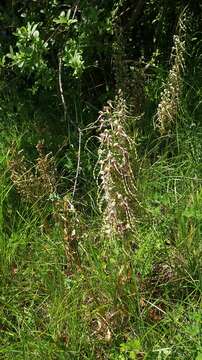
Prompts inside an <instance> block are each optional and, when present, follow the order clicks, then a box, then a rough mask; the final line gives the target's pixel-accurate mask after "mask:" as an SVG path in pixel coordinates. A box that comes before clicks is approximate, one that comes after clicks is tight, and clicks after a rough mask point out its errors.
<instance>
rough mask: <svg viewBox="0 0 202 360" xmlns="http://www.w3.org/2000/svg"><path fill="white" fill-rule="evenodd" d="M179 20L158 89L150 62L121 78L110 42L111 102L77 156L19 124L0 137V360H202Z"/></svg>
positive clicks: (197, 117) (193, 186)
mask: <svg viewBox="0 0 202 360" xmlns="http://www.w3.org/2000/svg"><path fill="white" fill-rule="evenodd" d="M123 4H124V2H123ZM186 14H187V13H186V11H183V13H182V14H181V15H180V17H179V21H178V25H177V27H176V34H175V36H174V39H173V49H172V51H171V55H170V61H169V64H170V70H168V71H167V73H168V75H167V79H166V76H165V71H164V72H162V68H161V65H160V64H159V63H158V55H157V54H153V57H152V60H151V62H150V63H149V64H148V67H147V66H145V63H144V61H143V60H142V61H140V62H137V63H135V64H134V69H133V67H131V65H130V62H127V61H125V54H124V49H123V48H122V47H120V48H118V43H117V39H119V40H120V39H122V36H121V35H122V34H121V35H120V38H119V37H118V38H117V34H116V39H115V44H114V46H115V45H116V51H117V53H118V55H120V57H119V59H118V61H117V63H116V64H115V65H116V66H115V67H116V70H115V71H116V76H115V77H116V90H115V91H116V93H115V94H114V98H113V99H112V100H111V101H108V103H107V104H105V106H104V107H103V109H102V111H100V113H99V115H98V119H97V120H96V119H94V122H93V123H90V124H88V125H87V126H86V125H85V121H84V120H83V123H82V125H83V127H81V128H79V140H78V138H77V139H76V137H75V143H76V144H77V145H78V149H76V150H75V148H76V146H75V144H69V143H68V141H66V140H65V141H64V145H61V144H60V146H59V150H58V148H57V146H55V147H54V146H52V147H51V146H50V144H49V143H48V141H47V140H44V139H42V137H41V138H40V139H39V138H38V139H37V141H35V140H36V134H35V133H34V131H33V127H32V125H31V124H30V125H29V126H28V125H27V123H26V121H25V124H24V125H23V126H22V124H23V120H21V122H22V123H21V126H19V127H18V126H17V125H16V123H14V122H13V121H10V122H9V134H8V131H7V129H6V128H5V129H4V128H3V129H1V132H0V138H1V145H0V147H1V155H0V177H1V183H0V341H1V346H0V358H1V359H5V360H7V359H8V360H12V359H13V360H18V359H19V360H22V359H25V360H29V359H30V360H34V359H58V360H62V359H64V360H67V359H69V360H73V359H86V360H87V359H88V360H90V359H92V360H95V359H100V360H104V359H106V360H108V359H109V360H110V359H111V360H127V359H145V360H146V359H148V360H150V359H151V360H155V359H156V360H161V359H162V360H165V359H170V360H185V359H186V360H189V359H190V360H200V359H202V339H201V330H202V310H201V309H202V308H201V305H202V303H201V291H202V263H201V256H202V245H201V235H202V214H201V206H202V187H201V183H202V167H201V154H202V140H201V139H202V124H201V115H202V112H201V103H202V98H201V88H200V89H199V85H198V79H197V77H198V75H197V74H199V70H200V69H199V65H198V64H197V63H196V64H195V73H193V72H191V71H190V72H189V69H188V68H187V66H188V65H187V66H186V61H185V57H187V59H186V60H187V63H189V56H190V54H189V52H188V50H186V49H187V48H186V46H187V45H186V42H185V37H186V31H187V23H189V22H190V20H189V17H188V16H186ZM189 16H191V15H189ZM65 19H66V18H65ZM58 21H59V20H58ZM60 21H61V19H60ZM63 21H64V19H63ZM65 21H67V19H66V20H65ZM72 21H73V23H74V18H72ZM119 50H120V51H119ZM117 53H116V55H117ZM82 64H83V63H82ZM82 66H83V65H82ZM148 68H149V69H151V70H148ZM82 69H83V67H82ZM77 70H78V69H77ZM80 70H81V69H80ZM120 74H121V75H120ZM131 74H132V76H133V81H131V82H130V76H131ZM140 74H141V75H140ZM142 74H143V76H142ZM162 74H163V75H162ZM122 77H124V83H123V82H122V80H123V79H122ZM136 78H138V81H136V80H134V79H136ZM185 78H186V79H189V81H187V80H186V81H185V80H184V79H185ZM159 83H161V87H160V88H159ZM190 84H192V85H191V86H190ZM60 85H61V84H60ZM129 85H130V86H129ZM157 87H158V88H157ZM140 89H141V91H140ZM195 92H197V96H196V103H195V105H193V103H192V104H191V106H190V103H189V98H190V96H192V98H194V94H195ZM154 94H155V95H154ZM63 102H64V98H63ZM63 105H64V104H63ZM23 111H24V110H23ZM23 111H22V113H20V114H21V116H22V117H23V115H24V113H23ZM64 111H66V108H65V107H64ZM76 113H77V111H76ZM13 116H14V115H13ZM79 116H80V117H81V118H82V114H80V115H79ZM146 122H147V123H148V124H149V126H148V127H147V128H146V129H148V128H149V131H148V132H147V131H145V129H144V124H145V123H146ZM23 127H24V129H26V131H25V132H23V131H22V129H23ZM45 131H46V130H45ZM39 133H40V135H41V134H42V133H43V131H39ZM53 137H54V136H53ZM51 139H52V137H51ZM92 139H93V145H92V144H91V142H92ZM51 141H52V140H51ZM76 141H77V142H76ZM67 144H68V146H67ZM55 148H57V151H55V152H54V149H55ZM30 149H31V150H30ZM50 149H51V150H50ZM95 150H96V151H97V153H96V154H95ZM89 159H90V160H89ZM64 164H65V165H64ZM61 168H62V169H61ZM86 174H88V175H89V179H88V178H87V179H86ZM83 179H84V180H83ZM82 181H83V182H85V184H83V183H82Z"/></svg>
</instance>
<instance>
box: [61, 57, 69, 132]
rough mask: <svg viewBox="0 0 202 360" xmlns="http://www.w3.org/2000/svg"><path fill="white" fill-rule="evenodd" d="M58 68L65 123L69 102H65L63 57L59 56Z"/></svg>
mask: <svg viewBox="0 0 202 360" xmlns="http://www.w3.org/2000/svg"><path fill="white" fill-rule="evenodd" d="M58 70H59V74H58V82H59V89H60V96H61V100H62V105H63V108H64V121H65V123H67V104H66V102H65V97H64V91H63V86H62V58H61V57H59V69H58ZM68 138H70V133H69V124H68Z"/></svg>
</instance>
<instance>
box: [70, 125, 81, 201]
mask: <svg viewBox="0 0 202 360" xmlns="http://www.w3.org/2000/svg"><path fill="white" fill-rule="evenodd" d="M78 132H79V149H78V159H77V168H76V176H75V181H74V190H73V194H72V196H73V197H74V195H75V192H76V187H77V182H78V176H79V170H80V162H81V134H82V132H81V129H80V128H78Z"/></svg>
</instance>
